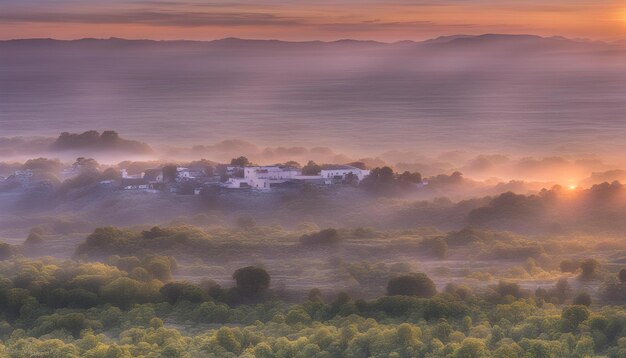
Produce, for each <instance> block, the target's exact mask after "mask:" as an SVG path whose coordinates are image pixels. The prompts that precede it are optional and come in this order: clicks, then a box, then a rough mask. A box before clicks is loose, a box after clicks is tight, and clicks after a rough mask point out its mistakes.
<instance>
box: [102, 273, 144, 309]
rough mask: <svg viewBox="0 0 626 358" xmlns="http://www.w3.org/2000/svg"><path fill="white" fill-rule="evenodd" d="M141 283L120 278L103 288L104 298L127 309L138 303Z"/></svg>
mask: <svg viewBox="0 0 626 358" xmlns="http://www.w3.org/2000/svg"><path fill="white" fill-rule="evenodd" d="M140 289H141V283H140V282H139V281H135V280H133V279H130V278H128V277H120V278H118V279H116V280H115V281H113V282H111V283H109V284H108V285H106V286H104V287H103V288H102V296H103V297H104V299H105V300H107V302H110V303H111V304H113V305H115V306H118V307H121V308H124V309H127V308H130V307H131V306H132V305H133V303H135V302H136V300H137V298H138V296H139V291H140Z"/></svg>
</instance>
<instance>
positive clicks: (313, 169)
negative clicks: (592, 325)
mask: <svg viewBox="0 0 626 358" xmlns="http://www.w3.org/2000/svg"><path fill="white" fill-rule="evenodd" d="M321 171H322V167H321V166H319V165H318V164H317V163H315V162H314V161H312V160H309V162H308V163H306V165H305V166H303V167H302V175H319V173H320V172H321Z"/></svg>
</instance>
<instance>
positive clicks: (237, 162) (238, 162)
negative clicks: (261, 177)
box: [230, 156, 250, 167]
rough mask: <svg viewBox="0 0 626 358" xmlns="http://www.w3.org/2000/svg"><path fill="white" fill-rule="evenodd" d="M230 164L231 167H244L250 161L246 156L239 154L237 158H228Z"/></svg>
mask: <svg viewBox="0 0 626 358" xmlns="http://www.w3.org/2000/svg"><path fill="white" fill-rule="evenodd" d="M230 165H232V166H233V167H245V166H246V165H250V161H249V160H248V158H246V157H244V156H241V157H239V158H233V159H231V160H230Z"/></svg>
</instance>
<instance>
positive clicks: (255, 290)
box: [233, 266, 270, 297]
mask: <svg viewBox="0 0 626 358" xmlns="http://www.w3.org/2000/svg"><path fill="white" fill-rule="evenodd" d="M233 278H234V279H235V281H236V282H237V292H238V293H239V294H240V295H242V296H244V297H254V296H257V295H259V294H261V293H262V292H263V291H265V290H267V289H268V288H269V286H270V275H269V274H268V273H267V271H265V270H264V269H262V268H260V267H255V266H248V267H243V268H240V269H238V270H237V271H235V273H233Z"/></svg>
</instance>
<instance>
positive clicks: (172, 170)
mask: <svg viewBox="0 0 626 358" xmlns="http://www.w3.org/2000/svg"><path fill="white" fill-rule="evenodd" d="M176 178H178V167H177V166H176V165H174V164H170V165H166V166H164V167H163V182H165V183H173V182H175V181H176Z"/></svg>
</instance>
